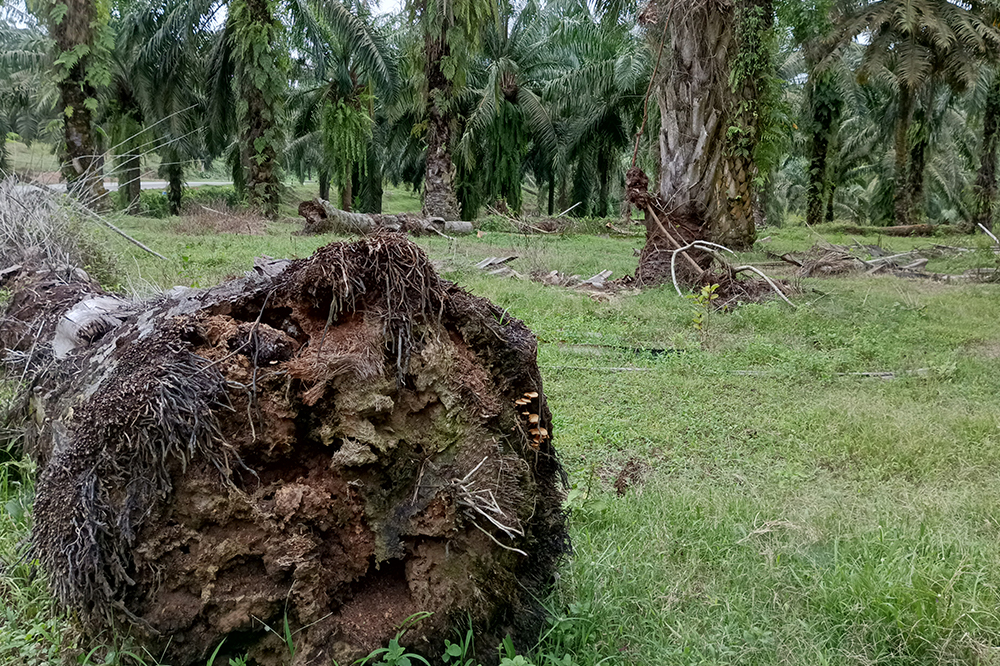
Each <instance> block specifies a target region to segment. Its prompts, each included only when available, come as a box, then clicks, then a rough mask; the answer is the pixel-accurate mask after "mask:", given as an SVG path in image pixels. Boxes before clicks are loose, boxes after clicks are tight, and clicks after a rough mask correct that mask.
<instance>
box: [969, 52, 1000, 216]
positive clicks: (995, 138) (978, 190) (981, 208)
mask: <svg viewBox="0 0 1000 666" xmlns="http://www.w3.org/2000/svg"><path fill="white" fill-rule="evenodd" d="M998 149H1000V71H998V72H997V73H995V74H994V75H993V85H992V86H990V92H989V95H988V96H987V98H986V113H985V115H984V117H983V146H982V153H981V163H980V166H979V173H978V174H977V176H976V185H975V197H976V212H975V218H974V219H973V225H975V224H977V223H978V224H981V225H983V226H984V227H986V228H987V229H992V228H993V216H994V214H995V211H996V205H997V156H998V155H997V153H998ZM973 228H975V227H973Z"/></svg>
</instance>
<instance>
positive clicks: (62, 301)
mask: <svg viewBox="0 0 1000 666" xmlns="http://www.w3.org/2000/svg"><path fill="white" fill-rule="evenodd" d="M5 286H6V287H7V288H8V289H10V290H11V291H12V294H13V295H12V298H11V300H10V303H9V307H8V311H7V312H6V315H7V316H6V318H5V320H4V323H2V324H0V342H2V343H3V344H4V345H5V346H7V347H9V348H10V349H11V350H12V354H11V358H12V359H13V361H14V362H15V364H16V365H18V367H16V368H15V370H16V371H17V372H19V373H20V372H22V371H25V372H26V374H27V376H28V377H29V378H31V387H30V390H29V392H28V395H30V396H31V413H32V416H33V419H32V421H31V423H32V426H31V433H30V435H31V437H30V440H29V441H30V444H29V448H30V451H31V454H32V455H33V456H34V458H35V459H36V460H37V461H38V463H39V467H40V469H41V470H42V471H41V474H40V478H39V480H38V483H37V499H36V503H35V514H34V520H35V523H34V532H33V542H34V550H35V554H36V556H37V557H38V559H39V560H40V561H41V563H42V565H43V566H44V568H45V569H46V571H47V573H48V576H49V580H50V583H51V586H52V589H53V591H54V592H55V594H56V596H57V598H58V599H59V601H60V602H61V603H62V604H63V605H64V606H65V607H66V608H68V609H70V610H71V611H73V612H74V614H75V615H77V616H78V617H79V618H80V619H81V620H82V623H83V625H84V627H85V631H86V632H87V633H88V634H89V635H91V636H95V637H96V636H98V635H102V636H107V635H108V634H107V633H102V632H108V631H110V630H112V629H113V630H114V633H115V634H117V633H119V632H121V631H122V630H123V628H128V632H129V633H131V635H132V636H133V637H134V639H135V640H136V641H138V642H139V643H140V644H141V645H143V646H144V647H145V648H146V649H148V650H149V652H150V653H151V654H155V655H157V656H158V657H160V659H161V660H165V661H167V662H169V663H172V664H175V665H186V664H194V663H204V660H205V658H206V656H207V655H208V654H210V653H211V652H212V651H213V650H214V649H215V648H216V647H217V646H219V645H220V643H222V641H223V640H224V639H225V643H224V645H223V648H222V651H221V652H220V653H219V655H220V656H218V657H217V659H218V660H219V663H225V656H226V655H229V656H234V655H243V654H248V655H249V657H250V659H252V660H256V662H257V663H271V662H278V661H280V662H281V663H285V662H286V661H287V659H288V658H289V654H288V651H289V648H288V646H287V645H286V644H285V640H284V638H283V637H281V636H278V634H277V633H275V632H274V631H272V630H271V629H269V628H273V627H278V628H281V627H283V626H285V623H287V627H288V628H287V630H286V632H285V633H286V634H287V635H288V636H291V637H293V642H294V647H295V658H294V661H293V663H295V664H305V663H333V662H332V660H333V659H336V660H337V661H339V662H340V663H348V662H349V661H351V660H352V659H355V658H356V657H358V656H359V655H363V654H366V653H367V652H369V651H371V650H372V649H374V648H376V647H378V646H380V645H383V644H384V643H385V642H386V641H387V640H388V639H390V638H391V637H392V636H393V635H394V634H395V632H396V631H397V627H398V626H400V625H401V624H402V623H403V622H404V621H405V620H406V619H407V618H408V617H410V616H412V615H414V614H415V613H418V612H421V611H429V612H432V613H433V615H431V616H430V617H429V618H426V619H423V620H421V621H420V622H418V623H417V624H416V626H415V627H414V628H413V629H411V630H410V631H409V632H408V633H407V634H406V636H405V637H404V641H403V642H404V643H408V644H410V645H411V646H413V648H414V649H416V650H418V651H420V650H425V651H427V652H431V653H435V654H440V652H436V651H437V650H438V649H440V646H441V643H442V641H443V639H444V638H445V637H451V636H452V634H451V633H450V632H451V631H453V629H454V623H457V624H459V625H461V626H462V627H463V629H464V627H465V626H466V625H467V622H468V621H469V618H471V620H472V622H473V623H474V624H475V626H476V627H477V628H478V629H479V631H480V633H479V634H478V636H477V644H478V645H482V646H483V647H484V648H485V649H484V650H483V652H484V656H485V657H486V658H487V659H488V658H489V655H490V654H491V653H492V654H495V650H491V649H490V647H489V646H488V641H490V640H491V639H492V640H496V639H499V637H501V636H502V633H503V632H506V631H513V632H514V634H515V636H519V637H520V638H522V639H524V640H525V641H533V640H534V639H535V638H536V637H537V635H538V629H539V624H540V622H541V618H542V613H541V608H540V606H539V601H538V599H539V598H541V595H542V593H543V592H544V589H545V587H546V586H547V585H548V584H549V583H550V581H551V579H552V577H553V574H554V571H555V567H556V564H557V562H558V560H559V558H560V557H561V556H562V555H563V554H564V553H565V552H566V550H567V548H568V543H567V536H566V530H565V524H564V515H563V513H562V509H561V504H562V496H563V476H562V470H561V467H560V465H559V462H558V461H557V459H556V456H555V452H554V450H553V448H552V445H551V439H550V431H551V416H550V413H549V410H548V407H547V405H546V400H545V395H544V393H543V392H542V384H541V377H540V375H539V371H538V368H537V365H536V361H535V352H536V346H535V345H536V343H535V339H534V337H533V336H532V335H531V333H530V331H529V330H528V329H527V328H526V327H525V326H524V325H523V324H522V323H521V322H519V321H517V320H516V319H513V318H511V317H510V316H509V315H508V314H506V313H505V312H502V311H501V310H500V309H498V308H496V307H495V306H493V305H492V304H491V303H489V302H488V301H486V300H484V299H481V298H477V297H474V296H471V295H469V294H467V293H466V292H464V291H462V290H461V289H459V288H457V287H455V286H454V285H452V284H450V283H448V282H445V281H442V280H440V279H439V278H438V276H437V275H436V274H435V273H434V271H433V270H432V269H431V267H430V264H429V262H428V260H427V258H426V257H425V256H424V255H423V253H422V252H421V251H420V250H419V249H418V248H416V247H415V246H414V245H413V244H412V243H410V242H409V241H407V240H406V239H405V238H404V237H402V236H400V235H398V234H376V235H374V236H371V237H370V238H368V239H365V240H363V241H360V242H356V243H341V244H333V245H329V246H327V247H325V248H322V249H320V250H319V251H317V253H316V254H315V255H314V256H312V257H311V258H309V259H305V260H300V261H295V262H291V263H290V264H288V265H287V266H285V265H283V264H281V263H280V262H271V263H264V264H261V266H260V267H259V268H258V270H257V271H256V273H252V274H250V275H249V276H248V277H247V278H244V279H240V280H236V281H233V282H229V283H226V284H223V285H221V286H219V287H216V288H213V289H209V290H194V289H184V288H178V289H175V290H174V291H171V292H169V293H167V294H165V295H163V296H161V297H159V298H156V299H154V300H152V301H149V302H145V303H130V302H126V301H122V300H119V299H116V298H113V297H109V296H108V295H105V294H101V293H100V290H99V288H98V287H97V286H96V285H95V284H93V283H91V282H89V281H88V280H87V279H86V276H85V275H82V274H80V273H79V272H77V273H74V272H73V271H70V272H68V273H66V272H64V271H61V270H60V269H57V268H53V267H51V266H46V265H36V266H34V267H28V266H27V265H25V266H22V267H21V268H20V269H18V270H16V271H12V272H10V273H8V274H7V283H6V285H5ZM39 296H41V298H39ZM100 640H102V641H104V640H106V638H101V639H100ZM161 655H162V656H161Z"/></svg>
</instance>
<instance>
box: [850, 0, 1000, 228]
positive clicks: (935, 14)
mask: <svg viewBox="0 0 1000 666" xmlns="http://www.w3.org/2000/svg"><path fill="white" fill-rule="evenodd" d="M998 25H1000V24H998V23H997V22H996V14H995V11H994V10H992V9H991V8H989V7H985V6H981V5H977V6H976V7H973V6H972V5H969V4H964V3H954V2H950V1H949V0H876V1H874V2H863V3H861V6H860V7H859V8H857V9H856V10H855V11H854V12H853V14H852V15H851V16H849V17H848V18H847V19H846V20H845V22H844V25H843V28H842V32H841V39H844V40H847V39H853V38H854V37H856V36H858V35H860V34H862V33H865V34H867V36H868V45H867V47H866V48H865V52H864V57H863V59H862V61H861V65H860V67H859V70H858V76H859V79H860V80H861V81H862V82H864V81H866V80H867V79H869V78H878V79H882V80H884V81H886V82H887V83H889V84H891V85H893V86H894V87H895V89H896V91H897V92H896V96H897V104H896V107H897V109H896V120H895V136H894V168H895V175H894V179H895V184H894V191H895V193H894V201H893V209H894V217H895V222H896V224H900V225H904V224H909V223H910V222H911V220H912V211H913V198H912V185H913V183H914V182H916V181H918V180H920V181H922V178H923V167H922V159H921V158H920V153H919V151H920V150H922V149H921V148H919V147H918V148H917V150H918V153H917V155H916V156H917V158H918V159H917V161H916V163H914V161H913V160H912V157H913V156H914V155H913V152H912V150H911V148H912V146H911V142H910V138H911V126H912V124H913V121H914V112H915V110H916V109H917V108H918V106H920V105H921V102H923V106H924V107H925V108H926V107H927V105H928V100H932V99H933V91H931V92H928V86H931V85H932V84H933V83H932V82H935V81H940V82H941V83H943V84H944V85H947V86H948V87H949V88H951V89H952V90H954V91H956V92H964V91H966V90H968V89H969V88H970V87H971V86H973V85H975V83H976V80H977V77H978V73H979V66H980V63H982V62H983V61H984V60H987V59H990V58H992V57H994V56H995V54H997V53H1000V27H998ZM911 170H912V171H913V173H911Z"/></svg>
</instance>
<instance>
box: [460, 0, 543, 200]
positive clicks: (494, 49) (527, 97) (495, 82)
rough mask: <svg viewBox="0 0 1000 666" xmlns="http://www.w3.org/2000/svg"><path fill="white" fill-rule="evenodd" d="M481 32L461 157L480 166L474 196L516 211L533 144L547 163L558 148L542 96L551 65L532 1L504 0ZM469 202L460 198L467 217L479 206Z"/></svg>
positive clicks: (468, 167)
mask: <svg viewBox="0 0 1000 666" xmlns="http://www.w3.org/2000/svg"><path fill="white" fill-rule="evenodd" d="M483 33H484V36H483V52H482V59H481V67H479V68H477V70H476V71H474V72H473V76H472V77H471V78H472V79H473V80H472V81H471V83H470V87H469V90H468V97H469V98H470V100H471V101H474V104H475V106H474V107H473V109H472V110H471V112H470V114H469V117H468V121H467V122H466V124H465V131H464V133H463V136H462V139H461V141H460V143H459V157H460V158H461V159H462V160H463V161H464V163H465V164H464V167H465V169H466V170H467V171H469V172H472V171H473V170H474V169H477V168H478V167H481V170H480V173H481V175H482V178H481V179H480V181H479V185H480V187H481V189H482V191H481V192H479V193H477V195H476V196H474V197H473V198H472V199H473V200H475V199H480V198H485V199H486V200H487V201H503V202H504V203H505V204H506V205H507V206H508V207H509V208H510V209H511V210H512V211H513V212H514V213H515V214H519V213H520V212H521V203H522V195H521V183H522V180H523V174H524V167H525V157H526V156H527V154H528V151H529V148H530V147H531V144H532V143H533V144H534V147H535V149H536V151H537V152H538V153H539V155H540V156H543V158H547V159H548V160H549V161H551V160H552V159H553V158H554V156H555V152H556V145H557V139H556V133H555V128H554V126H553V123H552V119H551V117H550V116H549V113H548V110H547V109H546V107H545V106H544V105H543V104H542V99H541V94H542V88H543V86H544V85H545V83H546V81H547V79H548V78H549V77H550V76H551V74H552V73H553V71H554V65H555V63H554V60H553V54H552V50H551V48H550V42H549V40H548V39H547V36H546V35H545V32H544V23H543V22H542V21H541V10H540V8H539V5H538V4H537V3H536V2H535V1H534V0H529V2H528V3H527V4H526V5H524V7H522V8H521V9H520V11H515V10H514V8H513V7H512V6H511V5H510V4H509V3H508V2H506V1H505V0H502V1H501V3H500V5H499V6H498V8H497V12H496V15H495V17H494V21H493V23H491V24H489V25H488V26H484V30H483ZM480 195H481V196H480ZM469 203H470V202H469V201H463V202H462V204H463V206H462V215H463V217H466V218H471V217H474V216H475V209H476V208H477V207H478V206H476V205H475V204H472V205H469Z"/></svg>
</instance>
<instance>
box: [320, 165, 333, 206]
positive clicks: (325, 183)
mask: <svg viewBox="0 0 1000 666" xmlns="http://www.w3.org/2000/svg"><path fill="white" fill-rule="evenodd" d="M319 198H320V199H322V200H323V201H329V200H330V170H329V169H320V171H319Z"/></svg>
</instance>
